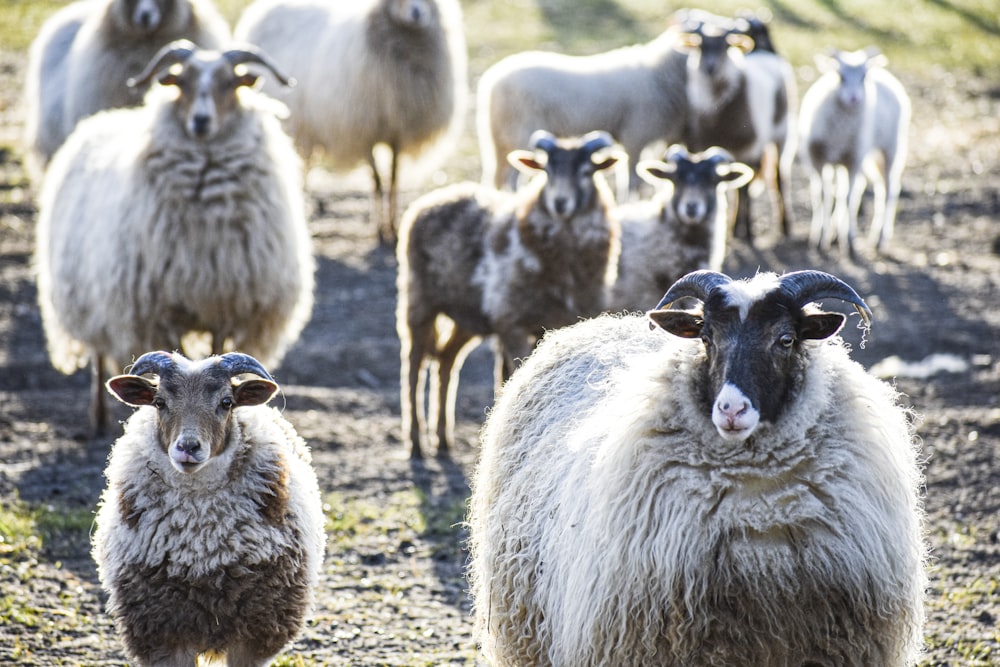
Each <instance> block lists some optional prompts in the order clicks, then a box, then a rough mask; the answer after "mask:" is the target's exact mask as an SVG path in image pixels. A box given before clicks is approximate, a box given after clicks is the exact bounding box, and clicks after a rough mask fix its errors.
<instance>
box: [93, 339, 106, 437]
mask: <svg viewBox="0 0 1000 667" xmlns="http://www.w3.org/2000/svg"><path fill="white" fill-rule="evenodd" d="M90 364H91V372H90V375H91V383H90V427H91V430H92V431H93V433H94V437H102V436H104V435H106V434H107V432H108V405H107V402H106V401H105V399H104V381H105V380H106V379H107V378H105V377H104V359H103V357H102V356H101V355H100V353H98V352H94V353H93V355H92V357H91V360H90Z"/></svg>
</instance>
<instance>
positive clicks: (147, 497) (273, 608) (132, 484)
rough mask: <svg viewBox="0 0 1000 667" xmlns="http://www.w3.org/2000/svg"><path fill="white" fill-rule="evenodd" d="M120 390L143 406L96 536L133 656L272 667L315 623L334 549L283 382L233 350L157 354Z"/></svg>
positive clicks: (105, 581)
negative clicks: (280, 405)
mask: <svg viewBox="0 0 1000 667" xmlns="http://www.w3.org/2000/svg"><path fill="white" fill-rule="evenodd" d="M150 374H152V375H156V376H157V379H156V380H151V379H148V378H146V377H143V376H145V375H150ZM242 374H254V375H257V376H259V377H258V378H253V379H246V380H243V381H240V380H237V379H236V377H237V376H239V375H242ZM107 386H108V390H109V391H110V392H111V393H112V394H113V395H114V396H115V397H117V398H118V399H119V400H121V401H122V402H124V403H127V404H128V405H131V406H133V407H136V408H138V410H136V412H135V413H134V414H133V415H132V417H131V418H130V419H129V420H128V422H127V423H126V424H125V433H124V435H122V436H121V437H120V438H119V439H118V440H117V442H115V444H114V445H113V447H112V449H111V455H110V456H109V458H108V466H107V469H106V471H105V476H106V477H107V488H106V489H105V491H104V493H103V494H102V496H101V503H100V507H99V509H98V513H97V530H96V531H95V532H94V535H93V556H94V560H95V561H96V562H97V572H98V576H99V577H100V580H101V584H102V586H103V587H104V589H105V591H107V593H108V602H107V609H108V613H109V614H110V615H111V617H112V618H113V619H114V622H115V626H116V628H117V630H118V634H119V636H120V637H121V640H122V642H123V644H124V645H125V650H126V653H127V654H128V656H129V657H130V658H131V659H132V660H134V661H135V662H136V663H137V664H139V665H144V666H145V665H194V664H195V659H196V656H197V655H198V654H201V653H206V652H211V653H214V654H216V657H218V654H220V653H222V654H225V655H226V658H227V662H226V664H228V665H231V666H236V665H240V666H241V667H253V666H256V665H265V664H268V661H269V660H270V659H271V658H272V657H273V656H274V655H275V654H277V653H278V652H279V651H280V650H281V648H282V647H283V646H285V645H286V644H287V643H289V642H290V641H292V640H293V639H295V637H296V636H297V635H298V633H299V632H300V631H301V629H302V627H303V624H304V622H305V619H306V616H307V615H308V613H309V612H310V607H311V605H312V602H313V591H314V590H315V587H316V585H317V581H318V578H319V572H320V567H321V566H322V562H323V551H324V548H325V543H326V538H325V535H324V532H323V530H324V529H323V525H324V517H323V510H322V501H321V498H320V494H319V488H318V486H317V482H316V475H315V473H314V472H313V469H312V467H311V465H310V454H309V450H308V449H307V448H306V445H305V443H304V442H303V441H302V438H300V437H299V436H298V435H297V434H296V433H295V430H294V428H293V427H292V425H291V424H289V423H288V422H287V421H285V420H284V419H283V418H282V417H281V414H280V413H279V412H278V411H277V410H276V409H274V408H268V407H267V406H266V405H265V404H266V403H267V402H268V401H269V400H271V398H272V397H273V396H274V394H275V393H276V392H277V391H278V386H277V385H276V384H275V383H274V381H273V380H272V378H271V376H270V375H268V373H267V371H266V370H264V367H263V366H261V365H260V363H259V362H258V361H257V360H256V359H254V358H252V357H250V356H248V355H245V354H241V353H233V352H231V353H228V354H224V355H222V356H221V357H210V358H209V359H205V360H203V361H200V362H192V361H189V360H188V359H186V358H184V357H182V356H180V355H178V354H168V353H166V352H149V353H147V354H144V355H143V356H141V357H140V358H139V359H138V360H137V361H136V362H135V365H134V366H133V367H132V369H131V374H129V375H118V376H116V377H113V378H111V379H110V380H109V381H108V385H107Z"/></svg>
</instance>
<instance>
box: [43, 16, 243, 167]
mask: <svg viewBox="0 0 1000 667" xmlns="http://www.w3.org/2000/svg"><path fill="white" fill-rule="evenodd" d="M181 38H186V39H189V40H191V41H193V42H195V43H196V44H198V45H199V46H202V47H204V48H219V47H221V46H222V45H223V44H224V43H226V42H227V41H228V40H229V25H228V24H227V23H226V21H225V19H224V18H223V17H222V16H221V15H220V14H219V12H218V10H216V8H215V5H214V4H213V3H212V2H211V0H82V1H78V2H74V3H72V4H70V5H67V6H66V7H63V8H62V9H60V10H59V11H58V12H56V13H55V14H53V15H52V16H51V17H50V18H49V19H48V20H46V21H45V23H44V24H43V25H42V28H41V30H40V31H39V33H38V36H37V37H36V38H35V39H34V40H33V41H32V44H31V48H30V49H29V52H28V72H27V76H26V78H25V95H24V99H25V104H26V111H25V134H24V138H25V146H26V147H27V149H28V153H27V154H28V158H29V160H28V163H29V166H30V167H31V169H32V175H33V177H35V178H39V179H40V178H41V176H42V174H43V172H44V169H45V166H46V165H47V164H48V162H49V160H51V159H52V155H53V154H54V153H55V152H56V149H58V148H59V146H61V145H62V143H63V142H64V141H65V140H66V137H68V136H69V134H70V132H72V131H73V128H74V127H76V124H77V122H78V121H79V120H80V119H81V118H85V117H87V116H90V115H91V114H93V113H96V112H97V111H101V110H103V109H110V108H113V107H125V106H136V105H138V104H141V103H142V96H143V93H144V92H145V90H144V89H142V88H137V87H130V86H128V85H127V84H126V82H127V81H128V79H129V77H133V76H135V75H136V74H137V73H138V72H141V71H142V69H143V68H144V67H145V66H146V64H147V63H149V61H150V59H152V57H153V56H154V55H156V52H157V51H159V49H160V48H161V47H162V46H163V45H164V44H167V43H168V42H172V41H174V40H176V39H181Z"/></svg>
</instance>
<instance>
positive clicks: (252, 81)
mask: <svg viewBox="0 0 1000 667" xmlns="http://www.w3.org/2000/svg"><path fill="white" fill-rule="evenodd" d="M258 80H260V77H259V76H258V75H256V74H251V73H250V72H246V73H245V74H240V75H238V76H237V77H236V87H237V88H239V87H240V86H246V87H247V88H253V87H254V86H256V85H257V81H258Z"/></svg>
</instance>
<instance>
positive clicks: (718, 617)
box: [469, 271, 926, 667]
mask: <svg viewBox="0 0 1000 667" xmlns="http://www.w3.org/2000/svg"><path fill="white" fill-rule="evenodd" d="M684 298H689V299H691V298H693V299H695V300H697V301H698V302H699V305H697V306H693V307H692V308H691V309H690V310H675V309H671V308H669V306H670V304H672V303H674V302H677V301H679V300H681V299H684ZM827 298H835V299H841V300H843V301H846V302H847V303H850V304H852V305H853V306H854V307H855V308H856V309H857V310H858V312H859V313H860V314H861V316H862V318H863V319H864V321H865V323H866V324H867V323H868V321H869V319H870V317H871V314H870V311H869V309H868V307H867V306H866V305H865V303H864V301H863V300H862V299H861V298H860V297H859V296H858V295H857V293H856V292H855V291H854V290H853V289H851V288H850V287H849V286H848V285H847V284H845V283H844V282H842V281H841V280H839V279H837V278H835V277H833V276H831V275H829V274H825V273H821V272H817V271H802V272H795V273H789V274H786V275H783V276H780V277H779V276H777V275H775V274H760V275H758V276H756V277H755V278H753V279H752V280H748V281H735V280H731V279H730V278H729V277H727V276H725V275H723V274H719V273H714V272H708V271H700V272H695V273H693V274H689V275H687V276H685V277H684V278H682V279H681V280H680V281H678V282H677V283H676V284H675V285H674V286H673V287H671V289H670V290H669V291H668V292H667V294H666V295H665V296H664V297H663V299H662V301H661V303H660V304H659V305H658V306H657V308H656V309H654V310H653V311H651V312H650V313H649V314H648V317H649V320H648V321H647V319H645V318H642V317H638V316H627V317H614V316H608V315H606V316H602V317H600V318H595V319H592V320H589V321H586V322H583V323H580V324H577V325H575V326H572V327H567V328H565V329H562V330H559V331H555V332H551V333H550V334H548V335H546V337H545V338H544V339H543V340H542V341H541V343H540V344H539V346H538V348H537V349H536V350H535V352H534V353H533V354H532V356H531V357H530V358H529V359H528V360H527V361H526V362H525V363H524V364H523V365H522V366H521V367H520V368H519V369H518V370H517V371H516V372H515V373H514V374H513V376H512V377H511V379H510V380H509V381H508V383H507V384H506V385H505V386H504V390H503V392H502V394H501V395H500V399H499V401H498V402H497V404H496V406H495V407H494V408H493V410H492V411H491V413H490V415H489V418H488V419H487V422H486V425H485V427H484V429H483V432H482V451H481V455H480V461H479V464H478V468H477V470H476V472H475V475H474V478H473V484H472V487H473V488H472V498H471V502H470V518H469V522H470V548H471V564H470V571H469V575H470V586H471V591H472V595H473V601H474V613H475V622H476V639H477V641H478V642H479V644H480V645H481V647H482V650H483V652H484V653H485V654H486V656H487V657H488V658H489V659H490V660H491V662H492V664H494V665H504V666H510V665H552V666H554V667H568V666H570V665H572V666H573V667H583V666H596V665H602V666H603V667H619V666H620V667H626V666H632V665H654V664H655V665H671V666H677V667H680V666H681V665H683V666H685V667H702V666H708V665H768V666H773V665H785V666H792V665H795V666H802V665H881V666H902V665H912V664H913V663H914V661H915V660H916V657H917V654H918V653H919V650H920V646H921V641H922V622H923V615H924V614H923V596H924V588H925V585H926V575H925V571H924V558H925V545H924V543H923V535H922V522H923V515H922V509H921V503H920V498H919V489H920V486H921V481H922V480H921V471H920V467H919V464H918V462H917V456H916V443H915V441H914V435H913V427H912V423H911V421H910V418H909V415H908V412H907V411H906V410H904V409H903V408H901V407H900V405H899V399H898V396H897V395H896V393H895V391H894V390H893V389H892V388H891V387H890V386H889V385H887V384H885V383H883V382H881V381H880V380H877V379H876V378H874V377H873V376H871V375H869V374H868V373H867V372H866V371H865V370H864V369H863V368H862V367H861V365H859V364H858V363H856V362H854V361H853V360H851V359H850V357H849V354H848V350H847V348H846V346H845V345H844V344H843V343H842V342H841V341H840V340H839V339H838V338H837V337H836V334H837V332H838V330H839V329H840V328H841V326H842V325H843V323H844V321H845V320H846V316H845V315H843V314H841V313H837V312H824V311H821V310H820V309H819V308H818V307H817V306H816V305H815V304H813V303H812V302H814V301H817V300H821V299H827ZM651 328H656V330H654V331H650V329H651ZM660 329H662V331H660Z"/></svg>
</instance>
